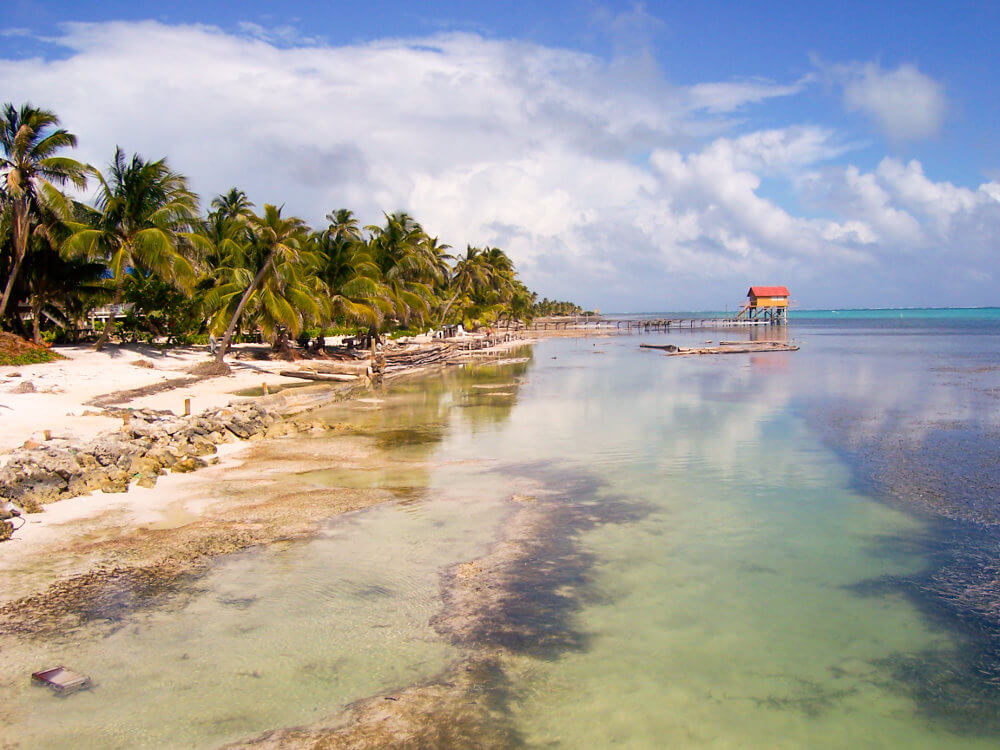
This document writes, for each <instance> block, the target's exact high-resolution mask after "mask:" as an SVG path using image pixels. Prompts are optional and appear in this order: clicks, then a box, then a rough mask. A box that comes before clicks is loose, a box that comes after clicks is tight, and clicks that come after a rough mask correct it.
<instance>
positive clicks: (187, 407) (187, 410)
mask: <svg viewBox="0 0 1000 750" xmlns="http://www.w3.org/2000/svg"><path fill="white" fill-rule="evenodd" d="M184 416H185V417H190V416H191V399H189V398H186V399H184Z"/></svg>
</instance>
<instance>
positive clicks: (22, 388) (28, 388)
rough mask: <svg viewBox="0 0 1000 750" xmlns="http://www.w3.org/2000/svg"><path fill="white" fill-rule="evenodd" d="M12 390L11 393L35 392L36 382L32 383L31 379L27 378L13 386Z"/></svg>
mask: <svg viewBox="0 0 1000 750" xmlns="http://www.w3.org/2000/svg"><path fill="white" fill-rule="evenodd" d="M10 392H11V393H34V392H35V384H34V383H32V382H31V381H30V380H25V381H24V382H23V383H20V384H19V385H15V386H14V387H13V388H11V389H10Z"/></svg>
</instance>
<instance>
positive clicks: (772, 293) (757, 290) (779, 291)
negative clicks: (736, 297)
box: [747, 286, 788, 297]
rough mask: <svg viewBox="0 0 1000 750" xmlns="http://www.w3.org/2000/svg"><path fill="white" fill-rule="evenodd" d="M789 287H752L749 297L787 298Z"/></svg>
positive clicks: (748, 293)
mask: <svg viewBox="0 0 1000 750" xmlns="http://www.w3.org/2000/svg"><path fill="white" fill-rule="evenodd" d="M787 296H788V287H787V286H752V287H750V291H749V292H747V297H787Z"/></svg>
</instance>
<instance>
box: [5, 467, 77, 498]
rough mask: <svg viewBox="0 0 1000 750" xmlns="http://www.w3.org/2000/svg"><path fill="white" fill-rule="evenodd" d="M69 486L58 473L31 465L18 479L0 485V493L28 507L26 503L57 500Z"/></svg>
mask: <svg viewBox="0 0 1000 750" xmlns="http://www.w3.org/2000/svg"><path fill="white" fill-rule="evenodd" d="M67 486H68V484H67V481H66V480H65V479H64V478H63V477H61V476H59V475H58V474H55V473H50V472H46V471H44V470H43V469H41V468H39V467H38V466H31V467H30V468H28V469H26V473H24V474H23V475H22V476H21V477H19V478H18V479H16V480H14V481H10V480H8V481H6V482H5V483H4V484H3V485H0V495H3V496H4V497H7V498H10V499H11V500H13V501H14V502H16V503H17V504H18V505H20V506H21V507H25V508H26V503H34V504H36V505H37V504H39V503H47V502H49V501H51V500H55V499H56V498H58V497H59V496H60V495H61V494H63V492H65V491H66V488H67Z"/></svg>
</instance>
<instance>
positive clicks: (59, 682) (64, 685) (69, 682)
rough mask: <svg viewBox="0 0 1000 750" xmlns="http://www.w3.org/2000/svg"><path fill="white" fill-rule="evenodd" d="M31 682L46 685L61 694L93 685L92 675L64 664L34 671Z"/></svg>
mask: <svg viewBox="0 0 1000 750" xmlns="http://www.w3.org/2000/svg"><path fill="white" fill-rule="evenodd" d="M31 682H32V683H33V684H35V685H45V686H46V687H50V688H52V689H53V690H54V691H56V692H57V693H59V694H60V695H69V694H70V693H75V692H77V691H78V690H86V689H88V688H89V687H91V686H92V685H93V683H92V681H91V679H90V677H88V676H87V675H85V674H80V673H79V672H74V671H73V670H72V669H67V668H66V667H63V666H58V667H50V668H49V669H43V670H41V671H40V672H33V673H32V675H31Z"/></svg>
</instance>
